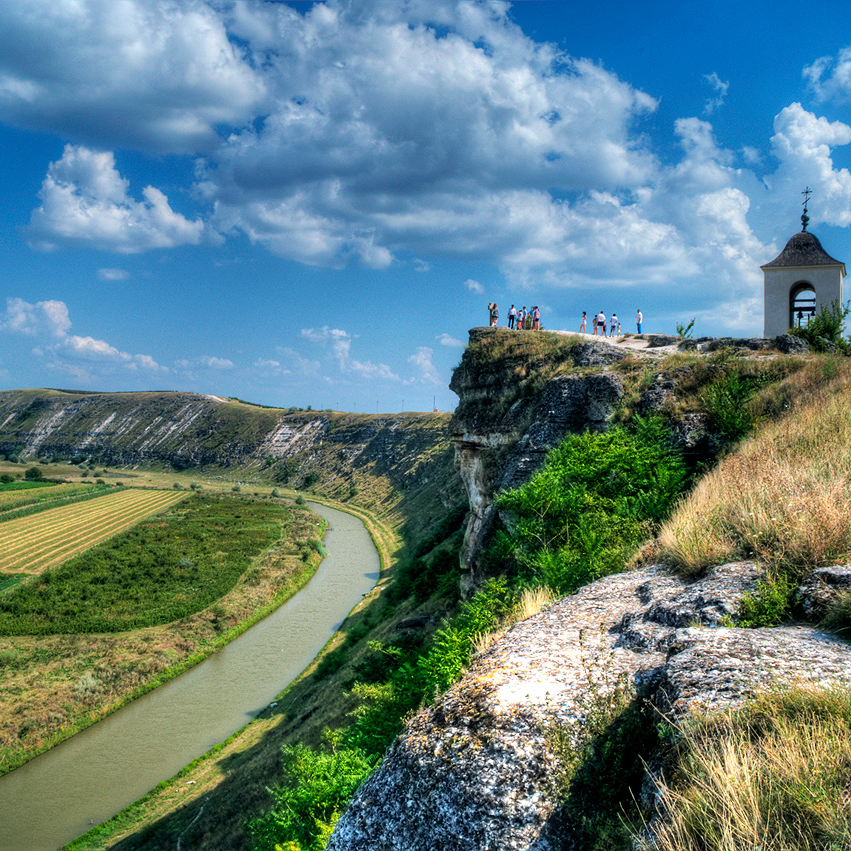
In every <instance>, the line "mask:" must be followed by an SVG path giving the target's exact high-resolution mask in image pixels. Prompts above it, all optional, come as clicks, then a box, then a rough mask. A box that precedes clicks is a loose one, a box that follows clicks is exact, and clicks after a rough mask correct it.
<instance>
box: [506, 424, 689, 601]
mask: <svg viewBox="0 0 851 851" xmlns="http://www.w3.org/2000/svg"><path fill="white" fill-rule="evenodd" d="M688 481H689V476H688V472H687V469H686V466H685V464H684V463H683V460H682V453H680V452H678V451H676V450H675V449H673V448H672V446H671V435H670V431H669V429H668V428H667V427H666V425H665V424H664V423H663V421H662V420H661V419H658V418H650V419H645V418H641V417H636V418H635V420H634V421H633V423H632V424H631V425H630V427H629V428H626V427H615V428H612V429H611V430H609V431H608V432H602V433H599V432H597V433H595V432H585V433H583V434H572V435H568V436H567V437H566V438H565V439H564V441H563V442H562V443H561V444H560V445H559V446H558V447H556V448H555V449H554V450H552V452H550V453H549V455H548V456H547V460H546V462H545V464H544V466H543V467H542V468H541V469H540V470H539V471H538V472H537V473H536V474H535V475H534V476H533V477H532V478H531V479H530V480H529V481H528V482H527V483H526V484H524V485H522V486H521V487H519V488H516V489H515V490H511V491H505V492H503V493H501V494H499V495H498V497H497V500H496V504H497V506H498V508H499V509H500V510H501V514H502V516H503V517H504V518H505V525H504V526H503V528H501V529H499V530H498V531H497V532H496V534H495V540H494V544H493V546H492V548H491V552H490V555H489V562H490V564H491V565H492V566H494V567H495V566H496V565H500V568H501V570H508V571H509V572H513V573H514V574H515V576H516V578H517V580H518V581H519V582H521V583H522V584H532V583H541V584H543V585H545V586H546V587H548V588H549V589H551V591H552V592H553V593H554V594H558V595H564V594H569V593H571V592H572V591H575V590H576V589H577V588H579V587H581V586H582V585H585V584H587V583H588V582H593V581H594V580H595V579H599V578H600V577H601V576H605V575H607V574H609V573H614V572H617V571H619V570H622V569H623V567H624V565H625V564H626V562H627V560H628V559H629V558H630V557H631V556H632V554H633V553H634V552H635V550H636V549H638V547H639V546H641V545H642V544H644V543H646V542H647V541H648V540H649V539H651V538H652V537H653V535H654V534H655V532H656V530H657V528H658V525H659V523H661V522H662V521H663V520H665V519H666V518H667V516H668V513H669V512H670V510H671V507H672V505H673V503H674V501H675V500H676V499H677V498H678V497H679V496H680V494H681V493H682V492H683V490H684V489H685V487H686V486H687V484H688ZM506 527H507V528H506Z"/></svg>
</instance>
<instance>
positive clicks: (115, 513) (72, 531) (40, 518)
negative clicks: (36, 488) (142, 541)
mask: <svg viewBox="0 0 851 851" xmlns="http://www.w3.org/2000/svg"><path fill="white" fill-rule="evenodd" d="M185 497H186V494H185V493H178V492H175V491H159V490H140V489H137V488H126V489H124V490H120V491H111V492H110V493H108V494H104V496H101V497H97V498H96V499H90V500H87V501H85V502H77V503H73V504H72V505H63V506H60V507H58V508H48V509H46V510H44V511H41V512H39V513H38V514H32V515H30V516H29V517H20V518H18V519H15V520H8V521H7V522H5V523H2V524H0V570H4V571H12V570H16V571H22V572H24V573H30V574H35V573H41V571H42V570H44V569H45V568H48V567H55V566H56V565H58V564H62V562H64V561H67V560H68V559H69V558H71V556H75V555H77V554H78V553H81V552H83V551H84V550H87V549H89V548H91V547H93V546H95V544H99V543H101V542H102V541H105V540H107V539H108V538H111V537H112V536H113V535H116V534H118V533H119V532H123V531H124V530H125V529H129V528H130V527H131V526H133V525H135V524H136V523H138V522H139V521H140V520H144V518H146V517H150V516H151V515H152V514H156V513H157V512H159V511H162V510H163V509H166V508H168V507H169V506H170V505H174V503H176V502H179V501H180V500H181V499H184V498H185Z"/></svg>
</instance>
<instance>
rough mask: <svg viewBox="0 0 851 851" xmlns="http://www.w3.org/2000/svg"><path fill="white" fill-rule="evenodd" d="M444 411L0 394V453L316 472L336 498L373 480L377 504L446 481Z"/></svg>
mask: <svg viewBox="0 0 851 851" xmlns="http://www.w3.org/2000/svg"><path fill="white" fill-rule="evenodd" d="M448 422H449V415H448V414H436V413H435V414H431V413H422V414H420V413H404V414H398V415H391V414H383V415H368V414H343V413H335V412H330V411H286V410H282V409H278V408H264V407H260V406H256V405H249V404H246V403H244V402H240V401H238V400H235V399H223V398H220V397H217V396H204V395H198V394H194V393H68V392H62V391H55V390H18V391H11V390H10V391H4V392H0V452H7V453H9V452H13V451H18V452H19V453H20V457H21V458H22V459H32V460H35V459H38V458H42V457H47V458H50V457H54V456H56V457H59V458H62V459H65V460H67V459H70V458H72V457H74V456H77V455H79V456H82V457H85V458H90V459H92V460H93V461H95V462H96V463H97V464H102V465H104V466H108V467H113V466H115V467H118V466H120V467H132V466H135V465H140V464H158V465H163V466H169V467H172V468H174V469H176V470H183V469H190V468H200V467H216V468H243V469H246V470H247V471H248V472H251V473H252V474H255V475H261V476H263V477H265V478H268V479H272V480H276V481H281V482H283V481H285V480H287V481H289V482H290V483H291V484H299V482H300V481H301V480H302V479H303V478H304V476H305V475H307V474H310V473H312V474H315V477H316V478H317V483H316V486H317V487H318V488H320V489H322V490H324V491H325V492H326V493H328V494H330V495H334V496H343V495H346V494H348V493H349V492H350V491H351V490H352V488H353V487H355V488H356V487H358V486H361V487H363V485H364V482H365V480H367V479H369V480H370V482H372V483H375V482H379V484H380V486H379V487H378V488H377V490H376V491H375V494H374V498H375V500H376V502H381V501H382V500H386V499H391V500H392V499H395V498H398V496H399V495H400V494H402V493H404V492H407V491H410V492H413V491H416V490H418V489H422V488H424V487H425V486H426V485H429V484H434V483H435V482H436V480H438V479H440V480H441V481H440V482H439V483H438V485H439V486H440V487H444V488H445V489H446V491H447V493H446V495H445V502H447V504H452V503H454V502H455V501H457V500H458V498H459V496H460V494H459V487H458V485H457V483H456V482H454V481H453V480H452V476H451V474H450V471H451V455H452V450H451V447H450V445H449V441H448V430H447V427H448Z"/></svg>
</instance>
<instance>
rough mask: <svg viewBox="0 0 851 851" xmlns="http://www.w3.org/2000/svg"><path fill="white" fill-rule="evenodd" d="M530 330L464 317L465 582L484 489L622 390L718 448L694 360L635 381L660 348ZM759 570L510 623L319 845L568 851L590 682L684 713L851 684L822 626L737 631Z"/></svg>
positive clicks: (828, 581)
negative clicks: (567, 800)
mask: <svg viewBox="0 0 851 851" xmlns="http://www.w3.org/2000/svg"><path fill="white" fill-rule="evenodd" d="M527 337H528V335H511V336H510V341H509V342H506V341H507V340H509V337H508V335H507V334H504V333H503V332H501V331H500V330H499V329H497V331H495V332H494V331H489V330H486V329H482V330H474V331H473V332H471V345H470V347H469V348H468V349H467V351H466V352H465V354H464V357H463V359H462V361H461V364H460V365H459V367H458V368H457V369H456V371H455V373H454V375H453V378H452V385H451V387H452V389H453V390H454V391H455V392H456V393H458V395H459V397H460V404H459V406H458V410H457V411H456V413H455V415H454V417H453V419H452V423H451V435H452V442H453V444H454V446H455V448H456V459H457V464H458V467H459V470H460V473H461V476H462V478H463V481H464V484H465V487H466V488H467V491H468V494H469V500H470V517H469V522H468V526H467V530H466V538H465V542H464V552H463V554H462V560H463V562H464V565H465V566H466V567H467V568H468V570H469V571H470V576H471V579H472V581H473V583H475V579H476V576H475V574H476V571H477V567H478V562H477V559H478V557H479V554H480V552H481V548H482V546H483V545H484V544H485V543H486V540H487V535H488V533H489V530H490V528H491V526H492V525H493V523H494V521H495V517H496V510H495V508H494V503H493V499H494V495H495V494H496V493H498V492H499V490H501V489H502V488H507V487H513V486H516V485H517V484H520V483H521V482H523V481H525V480H526V479H527V478H528V477H529V476H530V475H531V473H532V472H533V471H534V470H535V469H536V468H537V467H538V466H539V465H540V464H541V462H542V460H543V458H544V456H545V454H546V452H547V451H548V450H549V449H551V448H552V447H553V446H555V445H556V444H557V443H558V442H559V441H560V440H561V439H562V437H563V436H564V435H565V433H566V432H568V431H574V430H582V429H602V428H606V427H607V425H608V424H609V422H610V421H611V420H612V417H613V414H614V413H615V411H616V410H617V408H618V406H619V405H621V404H622V403H623V401H624V399H625V398H626V394H628V393H629V394H632V395H631V404H632V406H633V410H637V411H650V410H660V409H661V410H664V411H665V412H666V413H668V414H669V415H671V414H673V415H672V417H671V418H672V421H673V423H674V426H675V428H674V433H675V440H677V441H679V442H680V443H681V445H682V446H692V447H693V446H696V445H698V444H699V443H701V442H702V443H703V445H704V448H706V447H709V449H710V450H711V449H712V441H713V440H714V439H715V438H714V436H713V434H712V423H711V417H709V416H707V415H706V414H705V413H702V412H699V411H695V410H693V409H689V408H688V406H687V405H686V406H684V408H683V409H682V410H675V408H674V405H673V401H674V400H675V399H676V398H677V396H678V395H682V394H683V388H685V387H686V386H687V385H689V383H690V382H692V380H693V379H694V378H695V375H694V372H695V371H698V370H699V369H700V367H693V366H690V365H688V364H686V365H685V366H683V365H682V363H681V362H679V361H678V362H675V363H674V364H673V365H668V366H662V367H660V369H659V371H658V372H657V373H655V374H654V370H652V369H651V370H650V371H649V373H650V374H651V376H652V377H651V380H650V381H647V380H645V381H643V382H641V383H639V384H635V383H633V384H632V386H630V382H629V369H628V367H629V366H630V361H634V360H635V358H636V357H654V355H653V354H649V355H645V354H642V353H632V352H629V351H625V350H623V349H620V348H617V347H614V346H611V345H609V344H608V343H605V342H588V341H579V340H577V339H575V338H574V339H571V338H563V339H562V340H552V341H550V342H549V343H548V344H546V345H547V348H546V349H545V350H542V349H538V350H537V351H536V350H533V349H531V347H532V346H540V345H542V344H541V343H539V341H534V342H533V341H531V340H529V341H528V342H527V340H526V339H524V338H527ZM518 338H519V339H520V342H519V343H518V342H517V341H518ZM666 344H668V345H670V344H669V343H666ZM517 346H528V347H529V348H526V349H525V350H520V351H518V349H517ZM716 348H717V347H716ZM747 348H752V347H747ZM766 348H767V343H766V345H763V346H761V349H763V350H764V349H766ZM776 348H777V347H775V349H774V351H775V352H776ZM775 356H776V355H774V354H772V355H771V356H770V357H775ZM710 371H711V370H710ZM647 374H648V370H646V369H645V370H644V375H645V376H646V375H647ZM714 446H715V447H717V446H720V443H717V442H716V443H715V444H714ZM761 578H762V577H761V574H760V570H759V567H758V566H757V565H756V564H754V563H752V562H739V563H734V564H724V565H719V566H717V567H715V568H714V569H713V570H711V571H710V572H709V573H708V574H707V575H706V576H704V577H703V578H700V579H697V580H688V579H684V578H682V577H679V576H676V575H674V574H673V573H671V572H670V571H669V570H668V569H667V568H666V567H665V566H663V565H661V564H650V565H646V566H644V567H640V568H638V569H635V570H631V571H628V572H625V573H621V574H619V575H614V576H608V577H605V578H603V579H600V580H599V581H597V582H594V583H592V584H590V585H588V586H586V587H584V588H582V589H580V590H579V591H578V592H577V593H575V594H573V595H571V596H569V597H566V598H564V599H562V600H561V601H559V602H557V603H555V604H554V605H552V606H551V607H550V608H548V609H546V610H544V611H543V612H541V613H540V614H538V615H535V616H534V617H532V618H529V619H527V620H526V621H523V622H522V623H520V624H518V625H516V626H515V627H514V628H512V629H511V630H510V631H508V632H507V633H506V634H505V635H504V636H503V637H501V638H498V639H497V640H496V641H495V643H494V644H492V645H491V646H490V647H489V648H488V649H487V650H485V651H484V652H482V653H481V654H480V655H479V656H478V658H477V659H476V660H475V661H474V663H473V665H472V666H471V667H470V669H469V670H468V672H467V673H466V675H465V676H464V677H463V679H462V680H461V681H460V682H458V683H457V684H456V685H455V686H453V687H452V688H451V689H449V690H448V691H447V692H446V693H445V694H443V695H441V696H439V697H438V698H437V699H436V700H435V702H434V704H433V705H431V706H428V707H426V708H423V709H421V710H420V711H419V712H418V713H417V714H416V715H415V716H414V717H413V718H412V719H411V720H410V721H409V723H408V724H407V726H406V728H405V730H404V732H403V733H402V735H401V736H400V737H399V738H398V739H397V740H396V742H395V743H394V744H393V745H392V747H391V748H390V750H389V751H388V753H387V754H386V756H385V758H384V760H383V762H382V763H381V765H380V766H379V768H378V769H377V770H376V771H375V772H374V773H373V774H372V775H371V776H370V778H369V779H368V780H367V782H366V783H365V784H364V785H363V787H362V788H361V789H360V790H359V792H358V794H357V795H356V797H355V799H354V801H353V802H352V803H351V805H350V806H349V807H348V808H347V810H346V811H345V813H344V814H343V816H342V818H341V819H340V821H339V823H338V824H337V827H336V830H335V832H334V834H333V836H332V838H331V840H330V842H329V844H328V849H329V851H355V849H364V848H369V849H371V851H413V849H417V851H431V850H432V849H434V851H437V850H438V849H440V851H498V850H499V851H503V849H517V851H520V849H524V850H525V851H532V849H534V851H548V849H552V851H555V849H573V848H576V849H577V851H579V849H580V848H581V847H582V844H581V841H579V840H577V837H578V836H580V835H581V833H580V832H579V830H578V828H577V824H575V823H573V822H572V821H571V818H572V816H571V815H569V813H568V810H567V809H565V808H564V807H562V806H561V804H560V803H559V795H558V791H557V788H558V784H559V782H560V781H559V777H560V775H559V771H560V768H559V756H558V754H557V752H556V751H555V750H554V747H553V736H552V732H553V730H561V731H565V730H566V731H568V735H573V734H574V733H571V731H579V730H581V729H582V727H583V724H584V723H585V722H586V721H587V720H588V719H589V717H590V716H591V714H592V713H593V712H595V711H596V708H595V705H594V700H595V699H596V698H595V697H594V696H595V695H601V694H602V695H604V696H605V694H607V693H611V692H612V691H613V689H614V687H615V684H616V683H626V684H628V686H629V688H630V689H632V691H633V693H634V694H636V695H637V696H638V697H639V698H640V702H641V704H642V705H643V706H654V707H656V709H657V710H658V711H659V712H660V713H663V715H664V716H665V717H667V718H668V719H669V720H671V721H673V722H678V721H681V720H683V719H685V718H686V717H688V716H689V715H690V714H692V713H698V714H700V713H703V712H707V711H712V710H716V709H728V708H733V707H736V706H739V705H741V704H742V703H743V701H744V700H745V699H746V698H747V697H748V696H750V695H751V694H753V693H754V692H755V691H757V690H759V689H764V688H765V687H767V686H770V685H773V684H783V683H789V682H799V681H801V680H809V681H811V682H814V683H817V684H819V685H820V686H825V685H828V684H831V683H841V684H843V685H846V686H847V685H851V647H850V646H849V645H848V644H847V643H845V642H842V641H840V640H838V639H837V638H835V637H833V636H830V635H828V634H824V633H822V632H819V631H818V630H817V629H814V628H812V627H811V626H795V627H782V628H779V627H778V628H762V629H743V628H738V627H734V626H730V624H731V623H733V622H734V619H735V617H736V615H737V613H738V611H739V605H740V602H741V600H742V597H743V596H744V595H745V594H750V593H752V592H754V589H755V588H756V585H757V582H758V580H760V579H761ZM848 587H851V568H847V567H839V568H831V569H826V570H823V571H816V573H815V574H814V575H813V576H812V577H811V578H810V579H809V580H808V584H807V585H806V586H805V587H802V588H801V589H800V598H801V599H802V601H803V603H802V605H803V610H804V611H807V612H809V613H810V614H812V613H813V612H815V613H817V612H818V611H820V610H823V609H824V606H825V604H826V600H827V599H829V598H830V597H831V595H833V594H835V593H836V592H837V590H838V589H841V588H848ZM604 699H605V697H604ZM659 717H661V716H656V720H658V718H659ZM651 723H653V724H654V725H655V720H654V721H653V722H651ZM575 735H579V733H575ZM647 756H648V758H649V762H648V765H649V766H650V767H649V769H648V771H647V773H646V775H645V778H644V783H643V785H642V787H641V794H640V797H641V807H642V809H643V813H642V816H643V818H644V819H645V820H646V822H647V823H650V824H652V823H653V820H654V819H656V818H659V817H661V816H660V814H664V799H665V786H664V780H663V779H662V777H661V776H660V775H659V773H658V765H656V764H654V762H653V759H652V754H647Z"/></svg>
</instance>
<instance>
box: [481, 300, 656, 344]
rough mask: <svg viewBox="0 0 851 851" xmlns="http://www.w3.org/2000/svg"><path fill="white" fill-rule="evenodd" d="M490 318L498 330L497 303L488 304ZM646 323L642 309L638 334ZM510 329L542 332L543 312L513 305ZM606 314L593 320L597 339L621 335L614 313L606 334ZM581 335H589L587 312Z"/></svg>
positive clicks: (491, 323)
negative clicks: (518, 308) (643, 323)
mask: <svg viewBox="0 0 851 851" xmlns="http://www.w3.org/2000/svg"><path fill="white" fill-rule="evenodd" d="M488 318H489V320H490V327H491V328H496V326H497V324H498V323H499V307H497V304H496V302H495V301H491V302H488ZM642 322H644V315H643V314H642V313H641V308H640V307H639V308H638V310H636V312H635V325H636V328H637V329H638V333H639V334H640V333H641V323H642ZM508 327H509V328H513V329H516V330H518V331H522V330H532V331H540V330H541V310H540V308H539V307H537V305H533V306H532V308H531V309H530V310H529V311H527V310H526V306H525V305H524V306H523V307H521V308H520V310H517V308H515V307H514V305H513V304H512V305H511V307H510V308H509V309H508ZM606 327H607V325H606V314H605V313H603V311H602V310H601V311H600V312H599V313H597V314H595V316H594V318H593V320H592V328H593V329H594V330H593V331H592V332H591V333H592V334H593V335H594V336H595V337H596V336H597V335H599V336H601V337H618V336H620V334H621V322H620V319H618V315H617V314H616V313H613V314H612V316H611V319H610V320H609V324H608V329H609V331H608V333H606ZM579 333H580V334H587V333H588V316H587V314H586V313H585V311H584V310H583V311H582V324H581V325H580V326H579Z"/></svg>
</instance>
